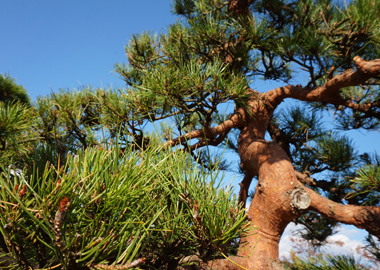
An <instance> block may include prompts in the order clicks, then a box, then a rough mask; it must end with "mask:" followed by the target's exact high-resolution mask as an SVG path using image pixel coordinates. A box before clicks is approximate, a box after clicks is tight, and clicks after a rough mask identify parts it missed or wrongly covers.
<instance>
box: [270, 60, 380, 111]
mask: <svg viewBox="0 0 380 270" xmlns="http://www.w3.org/2000/svg"><path fill="white" fill-rule="evenodd" d="M354 64H355V66H356V70H355V71H354V70H347V71H344V72H342V73H341V74H339V75H337V76H335V77H333V78H331V79H330V80H328V81H327V82H326V83H325V84H324V85H322V86H320V87H316V88H310V87H302V86H301V85H296V86H295V85H286V86H284V87H277V88H276V89H273V90H270V91H268V92H267V93H266V94H265V95H266V99H267V101H268V102H269V103H270V105H271V106H273V107H276V106H277V105H279V104H280V103H281V102H282V101H283V100H284V99H285V98H294V99H298V100H302V101H308V102H326V103H331V104H335V105H343V106H347V107H349V108H352V109H354V110H358V111H363V112H366V111H368V110H369V109H371V108H372V106H373V104H363V105H359V104H356V103H353V102H352V101H351V100H348V99H345V98H343V97H342V96H341V95H340V90H341V89H342V88H344V87H349V86H357V85H360V84H364V83H366V82H367V81H368V80H369V79H371V78H375V77H377V76H379V75H380V59H375V60H372V61H365V60H363V59H362V58H360V57H359V56H355V57H354Z"/></svg>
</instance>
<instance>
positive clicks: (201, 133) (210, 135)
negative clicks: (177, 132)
mask: <svg viewBox="0 0 380 270" xmlns="http://www.w3.org/2000/svg"><path fill="white" fill-rule="evenodd" d="M244 119H245V112H244V110H243V109H239V110H238V111H237V112H235V113H233V114H232V115H231V116H230V118H229V119H227V120H226V121H224V122H223V123H221V124H220V125H218V126H216V127H207V128H204V129H202V130H200V129H198V130H194V131H191V132H188V133H186V134H184V135H182V136H179V137H177V138H175V139H172V140H170V141H167V142H166V143H165V144H164V147H167V146H169V145H170V146H175V145H178V144H181V143H183V142H185V141H188V140H191V139H196V138H206V139H210V140H211V141H212V142H214V143H212V144H213V145H215V143H218V144H219V143H220V142H222V141H223V138H225V136H226V135H227V133H228V132H229V131H230V130H231V129H232V128H238V127H241V126H242V125H243V124H244ZM218 135H219V136H220V138H219V137H218V138H216V137H217V136H218ZM206 144H207V143H204V144H203V143H202V144H199V147H200V146H204V145H206Z"/></svg>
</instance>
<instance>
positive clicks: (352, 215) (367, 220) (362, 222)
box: [304, 187, 380, 237]
mask: <svg viewBox="0 0 380 270" xmlns="http://www.w3.org/2000/svg"><path fill="white" fill-rule="evenodd" d="M304 189H305V191H306V193H307V194H308V195H309V197H310V199H311V205H310V208H309V209H310V210H313V211H315V212H318V213H320V214H322V215H323V216H325V217H327V218H331V219H333V220H336V221H338V222H341V223H345V224H351V225H355V226H356V227H358V228H361V229H365V230H367V231H368V232H369V233H370V234H372V235H374V236H376V237H380V226H379V224H380V207H379V206H356V205H342V204H339V203H336V202H333V201H331V200H329V199H327V198H325V197H323V196H321V195H319V194H317V193H316V192H314V191H313V190H311V189H310V188H307V187H304Z"/></svg>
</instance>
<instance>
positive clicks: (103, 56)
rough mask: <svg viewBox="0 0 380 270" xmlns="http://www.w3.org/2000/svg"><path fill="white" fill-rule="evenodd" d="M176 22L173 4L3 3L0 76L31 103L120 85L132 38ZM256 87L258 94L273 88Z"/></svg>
mask: <svg viewBox="0 0 380 270" xmlns="http://www.w3.org/2000/svg"><path fill="white" fill-rule="evenodd" d="M176 19H177V17H175V16H173V15H172V14H171V0H159V1H157V0H139V1H133V0H108V1H104V0H103V1H100V0H98V1H94V0H92V1H90V0H66V1H52V0H34V1H32V0H4V1H1V2H0V27H1V39H0V73H2V74H4V73H6V74H9V75H10V76H11V77H13V78H15V79H16V82H17V83H18V84H21V85H23V86H24V87H25V88H26V89H27V90H28V93H29V95H30V96H31V97H32V100H36V97H37V96H39V95H47V94H49V93H51V92H52V91H53V92H56V91H57V90H58V89H60V88H63V89H67V88H68V89H73V88H78V87H80V86H81V85H93V86H95V87H100V86H104V87H106V86H110V85H113V86H115V85H116V86H124V84H123V81H122V80H120V79H119V78H118V77H117V76H116V75H115V74H113V65H114V64H115V63H117V62H126V57H125V52H124V45H126V44H127V43H128V40H129V38H130V36H131V35H132V34H135V33H141V32H142V31H145V30H146V31H153V32H154V33H158V32H160V31H165V29H166V26H167V25H168V24H170V23H173V22H175V20H176ZM295 83H304V81H300V82H295ZM280 85H281V84H280ZM254 87H255V88H257V89H259V90H261V91H262V90H268V89H270V88H274V87H276V85H275V84H271V86H270V88H268V85H262V84H255V85H254ZM328 121H329V120H328ZM349 134H350V135H352V138H353V139H354V140H355V144H356V145H357V146H359V150H360V152H363V151H370V152H372V151H377V152H378V153H380V143H379V139H380V134H379V133H378V132H370V133H368V132H364V131H352V132H350V133H349ZM226 182H228V180H227V181H226Z"/></svg>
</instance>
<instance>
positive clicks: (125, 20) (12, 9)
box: [0, 0, 176, 100]
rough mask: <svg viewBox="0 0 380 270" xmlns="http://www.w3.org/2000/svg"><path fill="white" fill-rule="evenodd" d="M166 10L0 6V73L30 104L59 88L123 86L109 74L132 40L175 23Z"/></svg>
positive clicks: (137, 4)
mask: <svg viewBox="0 0 380 270" xmlns="http://www.w3.org/2000/svg"><path fill="white" fill-rule="evenodd" d="M170 6H171V1H170V0H160V1H154V0H144V1H131V0H111V1H90V0H81V1H74V0H68V1H51V0H37V1H30V0H12V1H1V3H0V25H1V26H0V27H1V42H0V73H2V74H4V73H8V74H10V75H11V76H12V77H14V78H15V79H16V81H17V83H18V84H21V85H23V86H24V87H25V88H26V89H27V90H28V93H29V94H30V96H31V97H32V99H33V100H35V98H36V97H37V96H38V95H46V94H49V93H51V91H57V90H58V89H59V88H70V89H72V88H77V87H79V86H80V85H93V86H102V85H103V86H109V85H115V84H116V85H119V86H123V82H122V81H121V80H120V79H119V78H118V77H117V76H116V75H115V74H113V73H112V71H113V65H114V64H115V63H117V62H125V61H126V57H125V52H124V45H126V44H127V42H128V40H129V37H130V36H131V35H132V34H135V33H141V32H142V31H144V30H147V31H154V32H159V31H161V30H165V27H166V25H168V24H169V23H172V22H175V20H176V17H174V16H173V15H172V14H171V12H170V10H171V8H170Z"/></svg>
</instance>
